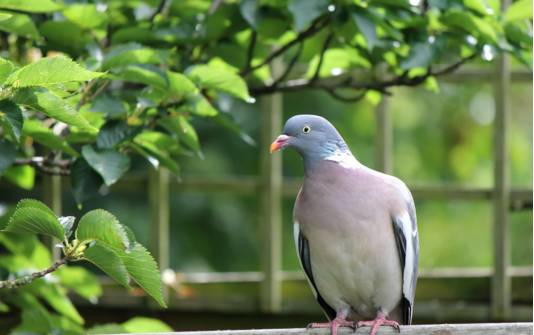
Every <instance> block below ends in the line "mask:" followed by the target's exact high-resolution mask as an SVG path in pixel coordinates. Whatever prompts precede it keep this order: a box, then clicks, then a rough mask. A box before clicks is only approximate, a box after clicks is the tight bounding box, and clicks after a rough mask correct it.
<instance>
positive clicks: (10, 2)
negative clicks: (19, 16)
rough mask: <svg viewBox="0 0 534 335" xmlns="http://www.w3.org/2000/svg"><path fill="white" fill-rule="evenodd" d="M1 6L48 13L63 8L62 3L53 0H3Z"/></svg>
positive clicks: (0, 2)
mask: <svg viewBox="0 0 534 335" xmlns="http://www.w3.org/2000/svg"><path fill="white" fill-rule="evenodd" d="M0 8H6V9H13V10H20V11H23V12H30V13H47V12H53V11H56V10H59V9H61V5H60V4H57V3H55V2H54V1H51V0H2V1H0Z"/></svg>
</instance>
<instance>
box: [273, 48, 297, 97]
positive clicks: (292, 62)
mask: <svg viewBox="0 0 534 335" xmlns="http://www.w3.org/2000/svg"><path fill="white" fill-rule="evenodd" d="M303 47H304V43H302V42H301V43H299V45H298V49H297V52H295V54H294V55H293V57H292V58H291V60H290V61H289V63H288V64H287V67H286V69H285V70H284V73H282V75H280V77H279V78H278V79H276V80H275V81H274V82H273V83H272V84H271V86H276V85H278V84H279V83H281V82H282V81H284V80H285V79H286V78H287V76H288V75H289V73H290V72H291V70H292V69H293V67H294V66H295V64H296V63H297V60H298V59H299V57H300V54H301V53H302V49H303Z"/></svg>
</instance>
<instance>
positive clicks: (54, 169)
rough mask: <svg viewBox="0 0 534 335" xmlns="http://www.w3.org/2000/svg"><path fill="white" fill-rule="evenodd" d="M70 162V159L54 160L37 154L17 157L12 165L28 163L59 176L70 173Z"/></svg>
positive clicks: (44, 171)
mask: <svg viewBox="0 0 534 335" xmlns="http://www.w3.org/2000/svg"><path fill="white" fill-rule="evenodd" d="M71 164H72V161H71V160H60V161H54V160H50V159H46V158H44V157H39V156H37V157H32V158H18V159H16V160H15V163H14V165H30V166H33V167H34V168H36V169H37V170H39V171H41V172H43V173H46V174H49V175H60V176H68V175H70V165H71Z"/></svg>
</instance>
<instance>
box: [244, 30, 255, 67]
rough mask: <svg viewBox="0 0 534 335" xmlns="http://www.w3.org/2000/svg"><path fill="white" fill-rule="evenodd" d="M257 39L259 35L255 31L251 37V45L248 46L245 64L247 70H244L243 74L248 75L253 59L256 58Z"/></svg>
mask: <svg viewBox="0 0 534 335" xmlns="http://www.w3.org/2000/svg"><path fill="white" fill-rule="evenodd" d="M257 37H258V33H257V32H256V31H255V30H253V31H252V34H251V36H250V43H249V45H248V50H247V61H246V62H245V68H244V69H243V73H246V72H248V71H249V70H250V67H251V64H252V59H253V58H254V49H255V48H256V40H257Z"/></svg>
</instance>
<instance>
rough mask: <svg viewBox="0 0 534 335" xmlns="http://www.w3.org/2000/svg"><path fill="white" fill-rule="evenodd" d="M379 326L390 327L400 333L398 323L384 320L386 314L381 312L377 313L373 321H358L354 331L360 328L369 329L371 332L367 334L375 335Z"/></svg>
mask: <svg viewBox="0 0 534 335" xmlns="http://www.w3.org/2000/svg"><path fill="white" fill-rule="evenodd" d="M380 326H391V327H393V328H395V329H396V330H397V331H398V332H399V333H400V326H399V323H398V322H397V321H392V320H388V319H386V314H384V313H382V312H378V314H377V316H376V318H375V319H374V320H371V321H359V322H358V323H357V325H356V329H358V328H360V327H371V332H370V333H369V335H376V332H377V331H378V328H380Z"/></svg>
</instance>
